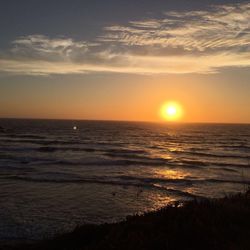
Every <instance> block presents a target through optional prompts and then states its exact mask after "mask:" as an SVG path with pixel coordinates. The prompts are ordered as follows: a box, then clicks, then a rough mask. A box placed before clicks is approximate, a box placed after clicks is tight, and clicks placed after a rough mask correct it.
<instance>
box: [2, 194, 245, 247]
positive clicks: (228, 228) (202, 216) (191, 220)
mask: <svg viewBox="0 0 250 250" xmlns="http://www.w3.org/2000/svg"><path fill="white" fill-rule="evenodd" d="M0 249H1V247H0ZM2 249H4V248H2ZM5 249H6V248H5ZM7 249H8V250H9V249H15V250H46V249H58V250H59V249H60V250H77V249H82V250H85V249H88V250H97V249H98V250H99V249H108V250H112V249H117V250H118V249H119V250H124V249H129V250H134V249H138V250H139V249H140V250H147V249H153V250H161V249H182V250H189V249H192V250H194V249H199V250H206V249H213V250H217V249H218V250H223V249H228V250H232V249H235V250H240V249H244V250H249V249H250V191H247V192H246V193H244V194H238V195H234V196H228V197H225V198H223V199H203V200H193V201H189V202H186V203H184V204H183V206H179V204H178V203H177V204H174V205H171V206H167V207H165V208H163V209H161V210H159V211H155V212H151V213H147V214H144V215H140V216H139V215H138V216H137V215H136V216H131V217H128V218H127V219H126V220H125V221H124V222H120V223H114V224H103V225H83V226H80V227H78V228H76V229H75V230H74V231H73V232H71V233H67V234H64V235H61V236H58V237H56V238H54V239H51V240H46V241H41V242H37V243H33V244H24V245H19V246H15V247H8V248H7Z"/></svg>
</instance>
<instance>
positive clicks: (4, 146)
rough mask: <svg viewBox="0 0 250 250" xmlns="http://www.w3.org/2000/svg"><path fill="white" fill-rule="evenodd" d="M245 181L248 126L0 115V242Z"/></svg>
mask: <svg viewBox="0 0 250 250" xmlns="http://www.w3.org/2000/svg"><path fill="white" fill-rule="evenodd" d="M249 184H250V125H225V124H156V123H155V124H154V123H139V122H138V123H136V122H113V121H112V122H111V121H63V120H21V119H0V240H13V239H15V240H22V239H41V238H44V237H50V236H53V235H54V234H57V233H63V232H68V231H70V230H72V229H74V228H75V227H76V226H77V225H82V224H84V223H98V224H99V223H105V222H115V221H120V220H122V219H124V218H126V216H129V215H133V214H136V213H138V214H140V213H144V212H147V211H151V210H155V209H159V208H161V207H163V206H165V205H167V204H169V203H171V202H174V201H184V200H189V199H193V198H195V197H197V198H199V197H222V196H224V195H226V194H232V193H237V192H240V191H244V190H245V189H246V188H247V187H248V185H249Z"/></svg>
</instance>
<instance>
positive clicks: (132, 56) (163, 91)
mask: <svg viewBox="0 0 250 250" xmlns="http://www.w3.org/2000/svg"><path fill="white" fill-rule="evenodd" d="M0 33H1V36H0V117H3V118H4V117H5V118H7V117H8V118H49V119H88V120H90V119H91V120H92V119H94V120H131V121H156V122H157V121H162V118H163V117H161V116H160V109H161V107H162V105H164V103H166V102H168V101H175V102H177V103H179V104H180V105H181V106H182V109H183V116H182V119H181V121H182V122H216V123H250V70H249V68H250V3H249V1H231V0H230V1H229V0H203V1H200V0H199V1H198V0H175V1H167V0H151V1H149V0H137V1H135V0H133V1H132V0H126V1H125V0H123V1H122V0H105V1H101V0H91V1H90V0H84V1H80V0H68V1H66V0H60V1H59V0H54V1H47V0H24V1H20V0H2V1H1V8H0Z"/></svg>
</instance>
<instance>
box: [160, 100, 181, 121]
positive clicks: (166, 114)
mask: <svg viewBox="0 0 250 250" xmlns="http://www.w3.org/2000/svg"><path fill="white" fill-rule="evenodd" d="M182 114H183V111H182V107H181V105H180V104H179V103H177V102H167V103H165V104H164V105H163V106H162V107H161V117H162V118H163V119H164V120H167V121H178V120H180V119H181V117H182Z"/></svg>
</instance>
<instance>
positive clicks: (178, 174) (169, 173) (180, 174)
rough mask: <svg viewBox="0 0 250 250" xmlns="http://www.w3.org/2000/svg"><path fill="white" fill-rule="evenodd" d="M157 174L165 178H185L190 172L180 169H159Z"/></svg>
mask: <svg viewBox="0 0 250 250" xmlns="http://www.w3.org/2000/svg"><path fill="white" fill-rule="evenodd" d="M155 174H156V175H158V176H160V177H161V178H164V179H185V178H186V177H187V176H188V174H187V173H185V172H184V171H180V170H171V169H157V170H156V171H155Z"/></svg>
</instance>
